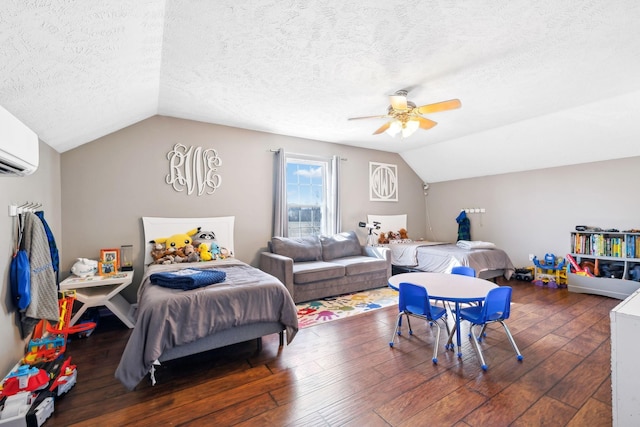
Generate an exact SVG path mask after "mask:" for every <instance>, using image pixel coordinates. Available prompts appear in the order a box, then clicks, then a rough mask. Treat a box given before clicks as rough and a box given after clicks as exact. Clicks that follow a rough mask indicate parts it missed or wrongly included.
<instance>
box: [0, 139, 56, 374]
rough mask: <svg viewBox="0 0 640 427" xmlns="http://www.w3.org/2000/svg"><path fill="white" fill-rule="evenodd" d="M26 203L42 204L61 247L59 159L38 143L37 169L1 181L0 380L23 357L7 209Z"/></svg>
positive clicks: (45, 146) (10, 230)
mask: <svg viewBox="0 0 640 427" xmlns="http://www.w3.org/2000/svg"><path fill="white" fill-rule="evenodd" d="M25 202H39V203H42V209H43V211H44V213H45V219H46V220H47V223H48V224H49V226H50V227H51V230H52V231H53V234H54V235H55V237H56V243H57V244H58V245H59V246H61V245H62V239H61V222H60V155H59V154H58V153H57V152H56V151H55V150H53V149H52V148H51V147H49V146H48V145H46V144H44V143H42V142H41V143H40V167H38V170H37V171H36V172H34V173H33V174H32V175H29V176H26V177H4V176H3V177H0V211H2V213H0V236H1V237H2V238H0V254H1V256H0V300H1V301H2V302H1V303H0V376H2V377H4V375H5V374H6V373H8V372H9V370H10V369H11V368H12V367H13V365H15V364H16V363H17V362H18V360H19V359H20V358H21V357H22V356H24V350H25V348H26V344H27V342H26V341H23V340H22V339H21V338H20V330H19V329H18V323H17V319H18V317H17V314H18V313H16V311H15V310H14V309H13V304H12V302H11V290H10V288H9V264H10V262H11V257H12V254H13V249H12V248H13V241H14V232H13V230H14V228H15V225H14V218H13V217H10V216H9V215H8V212H9V205H21V204H23V203H25Z"/></svg>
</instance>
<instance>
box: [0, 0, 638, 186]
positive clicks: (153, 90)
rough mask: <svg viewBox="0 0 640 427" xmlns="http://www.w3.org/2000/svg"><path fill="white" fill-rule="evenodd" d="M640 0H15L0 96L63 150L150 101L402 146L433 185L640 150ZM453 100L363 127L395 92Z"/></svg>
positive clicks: (355, 141) (243, 121)
mask: <svg viewBox="0 0 640 427" xmlns="http://www.w3.org/2000/svg"><path fill="white" fill-rule="evenodd" d="M638 22H640V2H638V1H637V0H591V1H584V0H562V1H558V0H542V1H535V2H534V1H530V0H498V1H492V2H470V1H445V0H442V1H419V2H404V1H403V2H401V1H394V0H386V1H381V0H368V1H358V2H355V1H350V2H349V1H343V0H322V1H315V2H307V1H305V0H298V1H296V0H292V1H275V0H270V1H257V0H252V1H237V0H236V1H230V0H219V1H204V0H101V1H99V2H93V1H83V0H75V1H72V0H47V1H42V0H20V1H18V0H14V1H5V2H2V5H0V105H2V106H3V107H5V108H6V109H7V110H9V111H10V112H11V113H13V114H14V115H15V116H16V117H18V118H19V119H20V120H21V121H22V122H24V123H25V124H26V125H28V126H29V127H30V128H32V129H33V130H34V131H35V132H36V133H37V134H38V136H39V137H40V139H42V140H43V141H45V142H46V143H47V144H48V145H50V146H52V147H53V148H55V149H56V150H58V151H59V152H61V153H62V152H64V151H66V150H69V149H72V148H74V147H77V146H79V145H81V144H84V143H87V142H89V141H92V140H94V139H96V138H99V137H101V136H103V135H106V134H108V133H111V132H114V131H116V130H118V129H121V128H123V127H126V126H128V125H131V124H133V123H135V122H138V121H140V120H142V119H145V118H147V117H150V116H153V115H155V114H161V115H167V116H173V117H179V118H185V119H192V120H199V121H203V122H209V123H216V124H221V125H226V126H233V127H238V128H245V129H251V130H257V131H263V132H270V133H276V134H282V135H290V136H296V137H301V138H309V139H314V140H321V141H328V142H335V143H340V144H347V145H354V146H359V147H366V148H373V149H379V150H384V151H391V152H397V153H400V154H401V155H402V156H403V158H404V159H405V160H406V161H407V162H408V163H409V164H410V166H411V167H412V168H413V169H414V170H415V171H416V172H417V173H418V175H420V177H421V178H422V179H423V180H424V181H427V182H438V181H445V180H451V179H459V178H467V177H475V176H482V175H492V174H498V173H505V172H511V171H519V170H527V169H536V168H544V167H551V166H558V165H566V164H574V163H583V162H591V161H596V160H603V159H613V158H621V157H629V156H638V155H640V144H639V143H638V139H639V137H640V114H639V113H640V107H639V105H640V78H638V76H640V54H639V52H640V25H638ZM399 89H405V90H408V99H409V100H410V101H413V102H414V103H415V104H417V105H418V106H420V105H423V104H430V103H434V102H438V101H443V100H448V99H452V98H458V99H460V100H461V101H462V108H461V109H457V110H451V111H445V112H439V113H434V114H431V115H428V116H427V117H428V118H430V119H432V120H435V121H436V122H438V125H437V126H435V127H434V128H432V129H430V130H418V131H417V132H416V133H415V134H413V135H412V136H410V137H408V138H404V139H401V138H398V137H396V138H392V137H390V136H389V135H387V134H382V135H372V133H373V131H374V130H376V129H377V128H379V127H380V126H381V125H382V124H384V123H385V119H380V118H373V119H368V120H356V121H348V120H347V119H348V118H349V117H355V116H368V115H382V114H385V113H386V111H387V107H388V105H389V95H392V94H393V93H394V92H396V91H397V90H399Z"/></svg>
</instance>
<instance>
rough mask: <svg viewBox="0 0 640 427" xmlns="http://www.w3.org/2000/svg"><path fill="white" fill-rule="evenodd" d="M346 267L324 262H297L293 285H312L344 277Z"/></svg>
mask: <svg viewBox="0 0 640 427" xmlns="http://www.w3.org/2000/svg"><path fill="white" fill-rule="evenodd" d="M344 274H345V267H344V265H340V264H334V263H331V262H323V261H309V262H296V263H294V264H293V283H295V284H297V285H299V284H302V283H312V282H317V281H320V280H331V279H339V278H341V277H344Z"/></svg>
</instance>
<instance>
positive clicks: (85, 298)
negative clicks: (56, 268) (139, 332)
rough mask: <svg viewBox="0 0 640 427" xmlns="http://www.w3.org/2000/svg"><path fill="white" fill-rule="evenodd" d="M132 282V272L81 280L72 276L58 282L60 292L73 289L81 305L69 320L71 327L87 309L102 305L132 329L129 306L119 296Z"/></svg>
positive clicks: (132, 322)
mask: <svg viewBox="0 0 640 427" xmlns="http://www.w3.org/2000/svg"><path fill="white" fill-rule="evenodd" d="M132 280H133V271H122V272H119V273H118V274H116V275H115V276H91V277H86V278H81V277H77V276H73V275H72V276H69V277H67V278H66V279H65V280H63V281H62V282H60V290H62V291H66V290H72V289H75V291H76V300H77V301H79V302H81V303H82V307H80V309H79V310H78V311H77V312H76V314H74V315H73V317H72V318H71V325H75V324H76V322H77V321H78V320H79V319H80V317H81V316H82V315H83V314H84V312H85V311H86V310H87V309H88V308H90V307H99V306H102V305H104V306H105V307H107V308H108V309H109V310H110V311H111V312H112V313H113V314H115V315H116V316H118V318H119V319H120V320H122V322H123V323H124V324H125V325H127V326H128V327H129V328H133V327H134V325H135V323H134V321H133V319H132V318H130V317H129V312H130V311H131V304H130V303H129V302H128V301H127V300H126V299H125V298H124V297H123V296H122V295H120V292H122V290H123V289H124V288H126V287H127V286H129V285H130V284H131V281H132Z"/></svg>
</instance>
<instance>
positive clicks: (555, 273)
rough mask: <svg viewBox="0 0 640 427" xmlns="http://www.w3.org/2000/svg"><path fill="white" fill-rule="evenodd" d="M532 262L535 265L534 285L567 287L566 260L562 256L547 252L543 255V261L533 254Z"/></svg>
mask: <svg viewBox="0 0 640 427" xmlns="http://www.w3.org/2000/svg"><path fill="white" fill-rule="evenodd" d="M533 264H534V265H535V269H534V272H535V278H534V281H533V283H534V284H535V285H536V286H544V285H547V286H548V287H550V288H566V287H567V270H566V267H565V264H566V260H565V259H564V258H562V257H556V256H555V255H554V254H549V253H547V254H545V255H544V261H540V260H538V257H535V256H534V257H533Z"/></svg>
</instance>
